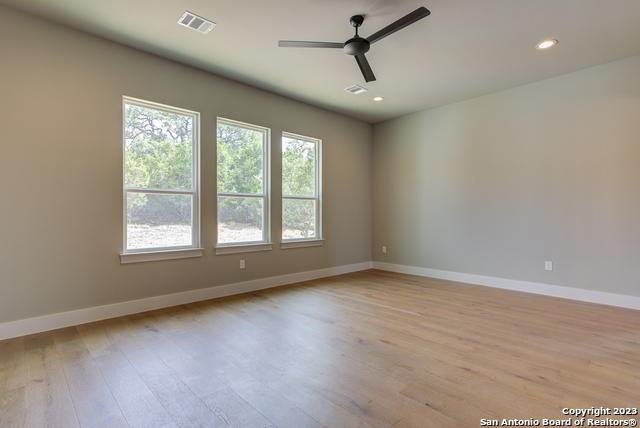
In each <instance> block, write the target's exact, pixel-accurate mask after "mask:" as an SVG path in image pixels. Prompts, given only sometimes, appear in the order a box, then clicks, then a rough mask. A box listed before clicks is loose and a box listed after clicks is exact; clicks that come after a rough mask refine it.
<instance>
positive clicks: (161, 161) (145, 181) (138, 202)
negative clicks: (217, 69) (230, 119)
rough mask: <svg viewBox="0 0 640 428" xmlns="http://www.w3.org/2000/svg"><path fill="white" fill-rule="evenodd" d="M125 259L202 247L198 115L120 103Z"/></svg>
mask: <svg viewBox="0 0 640 428" xmlns="http://www.w3.org/2000/svg"><path fill="white" fill-rule="evenodd" d="M123 119H124V120H123V122H124V123H123V140H124V141H123V145H124V147H123V154H124V179H123V182H124V183H123V184H124V192H123V193H124V201H123V205H124V223H125V227H124V253H125V255H126V253H141V252H156V251H169V250H186V249H195V248H198V247H199V246H200V224H199V217H200V216H199V203H200V201H199V190H198V184H199V178H198V167H199V159H198V158H199V156H198V153H199V152H198V146H199V135H198V134H199V132H198V131H199V114H198V113H196V112H192V111H188V110H183V109H179V108H175V107H169V106H165V105H161V104H156V103H151V102H147V101H142V100H137V99H133V98H128V97H124V99H123Z"/></svg>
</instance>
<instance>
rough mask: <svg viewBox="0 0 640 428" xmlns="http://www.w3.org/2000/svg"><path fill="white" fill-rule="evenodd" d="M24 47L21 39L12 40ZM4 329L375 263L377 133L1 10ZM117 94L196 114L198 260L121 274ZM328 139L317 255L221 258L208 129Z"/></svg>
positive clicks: (313, 251)
mask: <svg viewBox="0 0 640 428" xmlns="http://www.w3.org/2000/svg"><path fill="white" fill-rule="evenodd" d="M17 41H19V42H17ZM0 58H2V67H1V70H0V97H1V102H0V118H1V119H2V123H1V124H0V141H1V143H2V150H1V154H0V182H1V183H2V191H1V192H2V196H1V199H0V200H1V201H2V207H1V209H0V239H1V240H2V244H1V245H0V322H2V321H8V320H15V319H21V318H25V317H31V316H37V315H44V314H48V313H55V312H60V311H65V310H71V309H76V308H83V307H88V306H94V305H101V304H107V303H113V302H119V301H126V300H131V299H136V298H143V297H148V296H154V295H160V294H166V293H172V292H179V291H184V290H188V289H194V288H202V287H210V286H215V285H219V284H227V283H233V282H237V281H243V280H248V279H253V278H259V277H266V276H272V275H279V274H285V273H291V272H296V271H306V270H311V269H318V268H323V267H329V266H337V265H344V264H350V263H356V262H362V261H368V260H371V229H372V223H371V216H372V215H371V126H370V125H369V124H366V123H363V122H359V121H356V120H353V119H349V118H346V117H343V116H340V115H338V114H335V113H330V112H327V111H324V110H321V109H318V108H314V107H311V106H308V105H305V104H302V103H299V102H295V101H291V100H288V99H286V98H283V97H280V96H277V95H274V94H270V93H267V92H263V91H260V90H256V89H254V88H251V87H247V86H244V85H241V84H238V83H235V82H232V81H229V80H225V79H223V78H218V77H215V76H212V75H211V74H208V73H205V72H202V71H199V70H196V69H193V68H189V67H186V66H184V65H180V64H177V63H174V62H171V61H168V60H165V59H162V58H159V57H156V56H152V55H148V54H145V53H142V52H140V51H136V50H133V49H130V48H127V47H123V46H121V45H118V44H114V43H111V42H108V41H105V40H102V39H98V38H94V37H91V36H88V35H86V34H83V33H80V32H76V31H73V30H70V29H67V28H65V27H61V26H58V25H55V24H50V23H47V22H45V21H41V20H38V19H36V18H33V17H29V16H27V15H23V14H21V13H18V12H14V11H12V10H10V9H7V8H3V7H0ZM122 95H129V96H133V97H137V98H142V99H148V100H151V101H156V102H160V103H164V104H169V105H174V106H178V107H182V108H186V109H190V110H195V111H199V112H201V114H202V116H201V120H202V123H201V130H202V139H201V146H202V149H201V150H202V151H201V154H202V196H203V198H202V208H203V210H202V232H203V235H202V237H203V245H204V246H205V247H206V253H205V256H204V257H202V258H199V259H189V260H176V261H165V262H154V263H144V264H135V265H120V263H119V258H118V254H119V253H120V251H121V246H122V242H121V241H122V146H121V145H122V125H121V102H122V98H121V97H122ZM217 116H223V117H227V118H232V119H236V120H241V121H245V122H250V123H255V124H258V125H262V126H267V127H269V128H271V131H272V159H273V162H272V178H273V186H272V198H273V204H272V218H273V219H274V220H273V221H272V225H273V229H272V235H273V236H274V237H279V236H280V226H279V218H280V199H279V198H280V196H281V191H280V180H279V177H280V175H279V174H280V161H279V155H278V153H279V149H280V138H279V136H280V134H281V132H282V131H283V130H287V131H291V132H294V133H298V134H303V135H309V136H313V137H317V138H321V139H322V140H323V148H324V159H323V164H324V174H323V177H324V182H323V189H324V194H325V199H324V234H325V238H326V243H325V245H324V247H319V248H305V249H290V250H280V249H279V248H274V250H273V251H271V252H264V253H255V254H246V255H243V256H242V257H243V258H245V259H246V263H247V269H246V270H245V271H241V270H239V269H238V260H239V259H240V256H236V255H232V256H215V255H214V253H213V245H214V236H215V227H216V224H215V213H216V206H215V203H216V200H215V199H216V198H215V192H216V188H215V175H216V171H215V119H216V117H217Z"/></svg>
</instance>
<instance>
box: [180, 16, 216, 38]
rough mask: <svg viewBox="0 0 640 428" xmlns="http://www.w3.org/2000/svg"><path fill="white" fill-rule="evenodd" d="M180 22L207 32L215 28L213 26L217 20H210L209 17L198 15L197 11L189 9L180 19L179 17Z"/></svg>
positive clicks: (184, 25) (193, 28)
mask: <svg viewBox="0 0 640 428" xmlns="http://www.w3.org/2000/svg"><path fill="white" fill-rule="evenodd" d="M178 24H180V25H182V26H183V27H187V28H190V29H192V30H194V31H197V32H198V33H202V34H207V33H208V32H209V31H211V30H213V27H215V26H216V23H215V22H213V21H209V20H208V19H206V18H203V17H201V16H198V15H196V14H195V13H191V12H189V11H186V12H185V13H183V14H182V16H181V17H180V19H178Z"/></svg>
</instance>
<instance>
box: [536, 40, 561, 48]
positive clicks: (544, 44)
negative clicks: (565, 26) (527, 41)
mask: <svg viewBox="0 0 640 428" xmlns="http://www.w3.org/2000/svg"><path fill="white" fill-rule="evenodd" d="M557 44H558V41H557V40H556V39H546V40H543V41H541V42H540V43H538V44H537V45H536V49H540V50H545V49H549V48H552V47H554V46H555V45H557Z"/></svg>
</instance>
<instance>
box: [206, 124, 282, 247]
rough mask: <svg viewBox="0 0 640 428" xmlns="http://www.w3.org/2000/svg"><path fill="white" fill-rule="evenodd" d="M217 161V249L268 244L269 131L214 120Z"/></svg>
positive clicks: (258, 127)
mask: <svg viewBox="0 0 640 428" xmlns="http://www.w3.org/2000/svg"><path fill="white" fill-rule="evenodd" d="M217 157H218V247H225V246H237V245H255V244H257V245H259V244H268V243H269V241H270V239H271V236H270V231H269V129H267V128H262V127H260V126H255V125H249V124H246V123H240V122H236V121H231V120H228V119H221V118H218V145H217ZM267 249H268V248H267Z"/></svg>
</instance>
